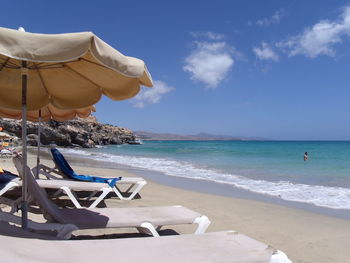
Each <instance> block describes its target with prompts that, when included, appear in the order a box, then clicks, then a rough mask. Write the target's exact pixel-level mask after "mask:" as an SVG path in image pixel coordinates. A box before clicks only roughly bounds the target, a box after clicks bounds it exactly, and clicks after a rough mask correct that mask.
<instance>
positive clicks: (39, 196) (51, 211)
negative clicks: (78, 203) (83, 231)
mask: <svg viewBox="0 0 350 263" xmlns="http://www.w3.org/2000/svg"><path fill="white" fill-rule="evenodd" d="M12 160H13V163H14V165H15V167H16V169H17V171H18V174H19V176H20V177H21V178H22V179H23V176H24V175H23V160H22V157H21V156H15V157H13V159H12ZM26 175H27V177H26V178H27V182H28V192H29V194H30V195H31V196H32V197H33V198H34V199H35V201H36V203H37V204H38V205H39V207H40V208H41V209H42V210H43V211H44V212H45V213H47V214H48V215H49V216H50V217H51V218H53V219H54V220H55V221H57V222H60V223H64V224H65V222H66V220H65V218H64V216H63V215H62V213H61V211H60V209H59V208H58V206H57V205H56V204H55V203H54V202H52V201H51V200H50V199H49V198H48V196H47V193H46V192H45V190H44V189H42V188H41V187H40V186H39V185H38V183H37V182H36V180H35V177H34V175H33V173H32V171H31V170H30V169H29V167H28V166H27V167H26Z"/></svg>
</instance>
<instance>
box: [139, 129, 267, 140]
mask: <svg viewBox="0 0 350 263" xmlns="http://www.w3.org/2000/svg"><path fill="white" fill-rule="evenodd" d="M134 135H135V136H136V137H139V138H140V139H142V140H160V141H168V140H169V141H219V140H220V141H266V140H269V139H266V138H261V137H243V136H230V135H215V134H209V133H198V134H194V135H179V134H172V133H154V132H146V131H134Z"/></svg>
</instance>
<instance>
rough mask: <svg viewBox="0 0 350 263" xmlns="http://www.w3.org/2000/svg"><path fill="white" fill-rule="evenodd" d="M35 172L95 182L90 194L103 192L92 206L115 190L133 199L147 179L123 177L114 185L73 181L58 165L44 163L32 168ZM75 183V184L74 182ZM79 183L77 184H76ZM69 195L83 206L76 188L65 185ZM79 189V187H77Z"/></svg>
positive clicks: (58, 177) (50, 177) (125, 198)
mask: <svg viewBox="0 0 350 263" xmlns="http://www.w3.org/2000/svg"><path fill="white" fill-rule="evenodd" d="M32 171H33V173H34V174H42V175H44V176H45V177H46V178H47V179H55V180H57V179H61V180H62V179H64V180H69V181H71V182H78V183H80V185H85V184H87V185H89V184H93V185H94V186H89V187H90V188H93V189H94V190H93V192H92V194H91V195H90V198H92V197H94V196H95V195H96V194H97V193H98V192H102V193H101V195H99V197H98V198H97V199H96V203H93V204H92V206H90V208H93V207H96V205H97V204H98V203H99V202H101V201H102V200H103V199H104V198H105V197H106V196H107V195H108V194H109V193H112V192H114V193H115V194H116V195H117V197H118V198H119V199H120V200H132V199H133V198H134V197H135V196H136V195H137V194H138V193H139V192H140V191H141V189H142V188H143V187H144V186H145V185H146V183H147V182H146V180H145V179H143V178H142V177H122V179H121V180H120V181H118V182H117V184H115V185H114V186H113V187H110V186H109V185H107V184H103V183H93V182H82V181H73V180H72V179H70V178H67V177H66V176H65V175H64V174H63V173H62V172H61V171H60V170H59V169H58V168H57V167H56V165H55V166H54V167H48V166H46V165H44V164H39V166H38V167H34V168H33V169H32ZM73 185H74V184H73ZM76 185H77V184H76ZM121 186H126V187H127V189H125V190H123V191H122V190H121V189H120V187H121ZM62 190H63V191H64V192H65V193H66V194H67V195H68V196H69V198H71V200H72V202H73V203H74V205H75V206H76V207H78V208H79V207H81V206H80V204H79V202H78V200H76V199H74V198H73V196H74V192H73V190H74V189H71V188H69V187H65V188H64V189H62ZM75 190H78V189H75Z"/></svg>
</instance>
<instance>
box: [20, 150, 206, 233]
mask: <svg viewBox="0 0 350 263" xmlns="http://www.w3.org/2000/svg"><path fill="white" fill-rule="evenodd" d="M13 162H14V164H15V167H16V168H17V170H18V172H19V175H20V176H21V177H22V157H21V156H16V157H14V158H13ZM26 173H27V179H28V192H29V194H30V195H31V197H32V198H33V199H34V200H35V201H36V203H37V204H38V205H39V207H40V208H41V209H42V210H43V212H44V215H45V216H46V218H48V219H50V220H51V221H52V222H55V223H61V224H74V225H76V226H77V227H78V228H79V229H92V228H107V227H111V228H126V227H135V228H137V229H138V230H139V231H140V232H148V233H151V234H152V235H153V236H159V234H158V231H159V230H160V228H161V227H162V226H165V225H182V224H198V227H197V229H196V231H195V234H202V233H204V232H205V231H206V229H207V228H208V226H209V224H210V221H209V219H208V218H207V217H206V216H204V215H201V214H199V213H197V212H194V211H192V210H190V209H188V208H185V207H182V206H165V207H134V208H91V209H90V208H89V209H85V208H80V209H77V208H73V209H69V208H59V207H58V206H57V205H56V204H55V203H53V202H52V201H51V200H50V199H48V197H47V194H46V192H45V191H44V190H43V189H42V188H41V187H40V186H39V184H38V183H37V180H35V178H34V175H33V174H32V171H31V170H30V169H29V167H27V170H26Z"/></svg>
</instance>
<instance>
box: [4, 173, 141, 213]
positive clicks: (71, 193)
mask: <svg viewBox="0 0 350 263" xmlns="http://www.w3.org/2000/svg"><path fill="white" fill-rule="evenodd" d="M128 179H129V178H127V177H125V178H124V180H122V182H123V183H125V184H128V183H129V182H130V184H132V185H134V184H135V183H136V184H137V187H136V189H135V191H134V192H133V194H132V196H131V195H130V196H129V197H131V198H132V197H133V196H135V194H136V193H137V192H138V191H139V190H140V189H141V188H142V187H143V186H144V185H145V184H146V181H144V180H143V179H142V178H136V177H134V178H131V180H128ZM36 181H37V183H38V184H39V186H40V187H41V188H45V189H54V190H57V191H56V193H55V194H54V196H58V195H60V194H61V193H62V192H63V193H65V194H66V195H67V196H68V197H69V199H70V200H71V201H72V203H73V204H74V206H75V207H76V208H82V207H83V206H82V204H81V202H79V198H78V196H77V194H76V191H86V192H91V194H90V195H89V196H88V197H87V198H85V199H84V201H89V200H91V199H92V198H93V197H97V198H96V199H95V200H94V202H92V203H91V204H90V205H89V208H95V207H96V206H97V205H98V204H99V203H100V202H101V201H103V200H104V199H105V198H106V196H107V195H108V194H109V193H111V192H115V193H116V194H117V195H118V194H119V192H118V190H117V189H116V188H115V187H110V186H109V185H108V184H103V183H91V182H79V181H72V180H64V179H53V180H47V179H36ZM21 186H22V181H21V180H20V179H19V178H18V179H17V178H16V179H14V180H12V181H10V182H9V183H8V184H6V185H5V186H4V188H3V189H1V190H0V196H3V195H4V194H5V193H6V192H7V191H9V190H12V189H14V188H16V187H21ZM116 191H117V192H116ZM98 194H99V195H98ZM118 197H122V196H118ZM123 200H126V199H123ZM127 200H129V198H128V199H127ZM5 202H6V203H8V204H9V205H11V206H13V209H14V207H15V205H16V204H17V203H18V202H11V201H10V200H8V199H7V200H6V201H5Z"/></svg>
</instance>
